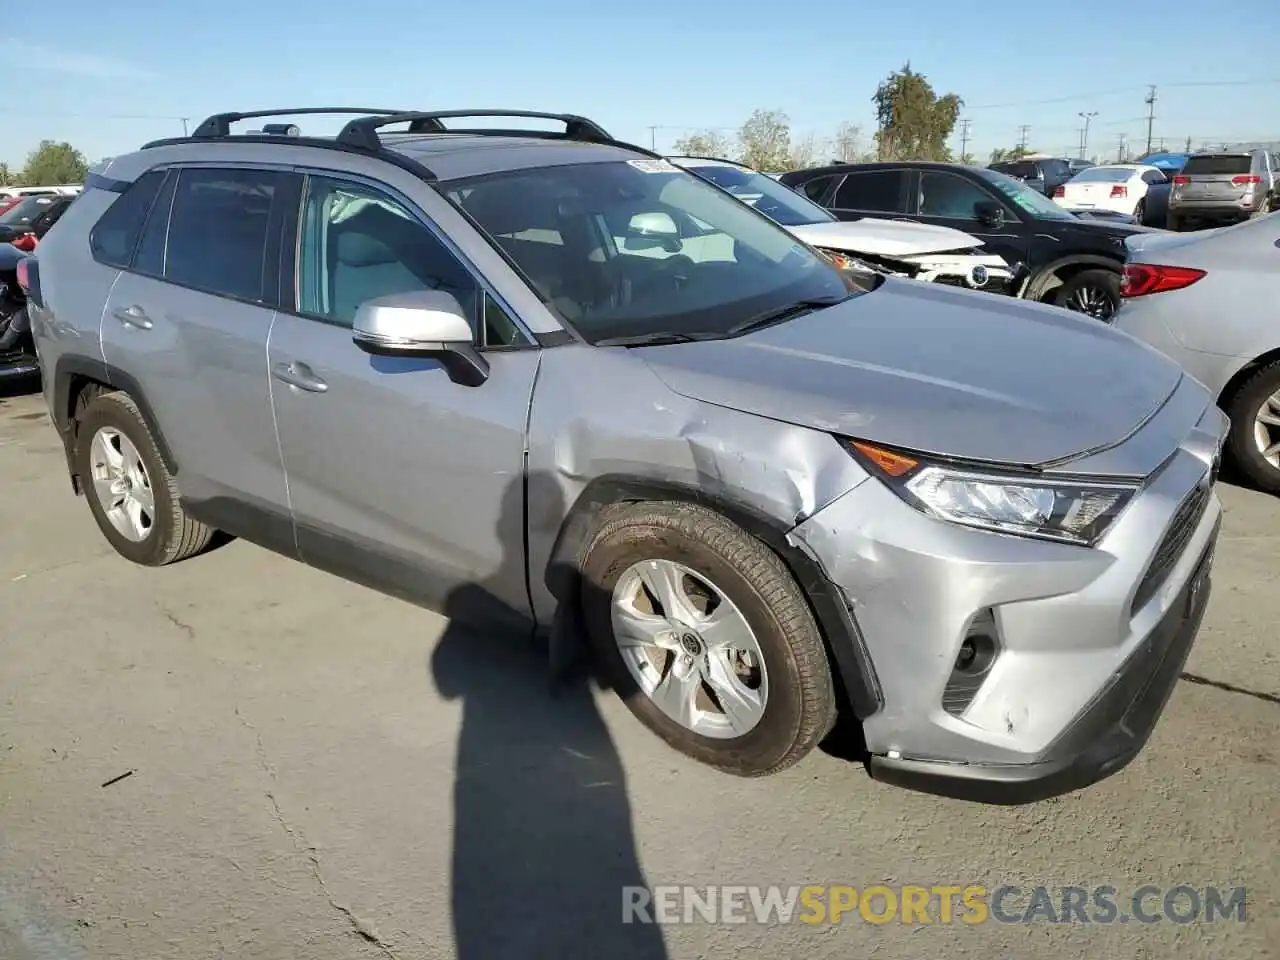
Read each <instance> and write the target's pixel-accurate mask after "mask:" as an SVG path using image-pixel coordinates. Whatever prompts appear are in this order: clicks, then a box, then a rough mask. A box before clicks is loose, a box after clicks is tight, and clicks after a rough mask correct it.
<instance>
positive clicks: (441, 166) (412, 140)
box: [382, 133, 643, 180]
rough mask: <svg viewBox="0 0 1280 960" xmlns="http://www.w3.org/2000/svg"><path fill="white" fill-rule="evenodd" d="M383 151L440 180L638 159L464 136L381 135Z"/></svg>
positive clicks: (595, 148)
mask: <svg viewBox="0 0 1280 960" xmlns="http://www.w3.org/2000/svg"><path fill="white" fill-rule="evenodd" d="M382 142H383V144H384V146H386V147H387V148H388V149H391V150H394V151H395V152H397V153H399V154H402V155H403V156H406V157H408V158H410V159H411V160H416V161H417V162H419V163H421V164H422V165H423V166H425V167H428V168H429V169H430V170H431V172H432V173H434V174H435V175H436V178H437V179H439V180H456V179H459V178H461V177H474V176H484V175H486V174H491V173H506V172H508V171H512V170H527V169H530V168H534V167H553V166H566V165H569V164H578V163H608V162H610V161H613V162H617V161H623V160H635V159H636V158H637V157H638V156H643V154H641V153H640V152H639V151H638V150H633V149H631V148H629V147H627V146H624V145H621V144H606V143H587V142H584V141H575V140H549V139H544V138H539V137H533V136H530V137H520V136H490V135H475V134H464V133H441V134H385V135H384V136H383V137H382Z"/></svg>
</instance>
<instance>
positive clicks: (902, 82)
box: [871, 62, 964, 160]
mask: <svg viewBox="0 0 1280 960" xmlns="http://www.w3.org/2000/svg"><path fill="white" fill-rule="evenodd" d="M871 100H872V102H873V103H874V104H875V105H876V122H877V123H878V124H879V129H878V130H877V131H876V146H877V153H878V155H879V156H880V158H881V159H884V160H950V159H951V149H950V148H949V147H948V146H947V140H948V138H949V137H950V136H951V131H952V130H954V129H955V125H956V120H957V118H958V117H959V116H960V107H961V106H962V105H963V104H964V101H963V100H961V99H960V97H958V96H956V94H954V93H948V94H946V95H944V96H941V97H940V96H938V95H937V94H936V93H934V92H933V86H932V85H931V84H930V83H929V80H928V78H926V77H925V75H924V74H922V73H916V72H915V71H914V70H912V69H911V64H910V63H909V62H908V63H907V64H906V65H905V66H904V67H903V68H902V69H901V70H897V71H895V72H893V73H891V74H889V76H887V77H885V79H884V80H883V81H881V83H880V86H879V87H877V88H876V92H875V96H873V97H872V98H871Z"/></svg>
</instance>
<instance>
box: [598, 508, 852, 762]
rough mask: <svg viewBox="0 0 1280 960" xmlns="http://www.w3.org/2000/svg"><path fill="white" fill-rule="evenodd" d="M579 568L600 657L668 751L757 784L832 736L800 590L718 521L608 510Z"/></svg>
mask: <svg viewBox="0 0 1280 960" xmlns="http://www.w3.org/2000/svg"><path fill="white" fill-rule="evenodd" d="M582 571H583V598H582V604H583V613H584V618H585V621H586V625H587V630H588V633H589V635H590V637H591V641H592V645H593V647H594V650H595V654H596V656H597V658H598V659H599V660H600V662H601V665H602V667H603V668H604V671H605V672H606V674H607V675H608V677H609V679H610V680H611V681H612V682H613V684H614V686H615V689H616V690H617V691H618V693H619V695H620V696H621V697H622V699H623V701H624V702H625V703H626V704H627V706H628V707H629V708H630V709H631V712H632V713H634V714H635V716H636V717H637V718H639V719H640V721H641V722H643V723H644V724H645V725H646V726H647V727H649V729H651V730H652V731H654V732H655V733H657V734H658V736H660V737H662V738H663V739H664V740H665V741H666V742H667V743H668V744H670V745H671V746H673V747H675V748H676V749H677V750H679V751H681V752H682V753H684V754H687V755H688V756H690V757H693V758H694V759H696V760H699V761H701V762H703V763H706V764H709V765H711V766H714V767H717V768H719V769H721V770H724V771H727V772H730V773H734V774H738V775H740V776H764V775H768V774H772V773H776V772H778V771H779V770H782V769H785V768H786V767H789V766H791V765H792V764H794V763H796V762H797V761H799V760H800V759H801V758H802V757H804V756H805V755H806V754H807V753H809V751H810V750H812V749H813V748H814V746H816V745H817V744H818V742H819V741H820V740H821V739H822V738H823V737H824V736H826V734H827V733H828V732H829V731H830V730H831V727H832V726H833V724H834V722H835V719H836V713H837V708H836V696H835V690H834V686H833V682H832V678H831V672H830V668H829V666H828V663H827V657H826V651H825V648H824V645H823V641H822V636H821V634H820V632H819V630H818V626H817V623H816V622H815V620H814V618H813V613H812V611H811V610H810V609H809V605H808V603H807V602H806V600H805V598H804V594H803V593H802V592H801V590H800V588H799V586H798V585H797V584H796V582H795V580H794V578H793V577H792V576H791V573H790V571H789V570H788V569H787V568H786V566H785V565H784V564H783V563H782V561H781V560H780V559H779V558H778V556H777V555H776V554H774V553H773V551H771V550H770V549H769V548H768V547H766V546H765V545H764V544H763V543H761V542H760V541H759V540H756V539H755V538H754V537H752V536H751V535H750V534H748V533H746V532H745V531H744V530H742V529H741V528H739V527H738V526H736V525H735V524H733V523H731V522H729V521H728V520H726V519H725V518H724V517H722V516H721V515H720V514H718V513H715V512H713V511H711V510H707V509H705V508H702V507H697V506H693V505H690V504H683V503H666V502H663V503H639V504H632V505H628V506H621V507H617V508H614V509H612V510H611V511H610V512H609V513H608V514H607V515H606V519H605V521H604V522H603V523H602V524H601V526H600V528H599V530H598V531H597V533H596V534H595V536H594V537H593V538H592V540H591V543H590V544H589V546H588V547H587V550H586V552H585V554H584V559H583V564H582Z"/></svg>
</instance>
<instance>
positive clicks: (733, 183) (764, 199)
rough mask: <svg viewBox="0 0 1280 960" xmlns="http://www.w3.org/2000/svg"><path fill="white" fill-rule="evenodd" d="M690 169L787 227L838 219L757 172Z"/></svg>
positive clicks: (705, 167)
mask: <svg viewBox="0 0 1280 960" xmlns="http://www.w3.org/2000/svg"><path fill="white" fill-rule="evenodd" d="M688 169H689V170H690V171H692V172H693V173H696V174H697V175H698V176H700V177H705V178H706V179H707V180H710V181H711V182H712V183H714V184H715V185H716V186H718V187H720V188H721V189H723V190H728V191H729V192H730V193H731V194H733V195H734V196H735V197H737V198H738V199H739V200H741V201H742V202H743V203H749V204H751V206H753V207H755V208H756V209H757V210H759V211H760V212H761V213H763V214H764V215H765V216H766V217H769V218H770V219H771V220H776V221H777V222H778V223H780V224H782V225H783V226H785V227H798V226H800V225H802V224H806V223H830V222H831V221H832V220H834V219H835V217H833V216H832V215H831V214H830V213H828V212H827V211H826V210H824V209H823V208H822V207H820V206H818V205H817V204H816V203H814V202H813V201H812V200H809V199H808V198H807V197H802V196H800V194H798V193H796V192H795V191H794V190H792V189H791V188H790V187H786V186H783V185H782V184H781V183H779V182H778V181H777V180H774V179H773V178H772V177H766V176H765V175H764V174H763V173H757V172H756V171H755V170H744V169H742V168H741V167H729V166H724V165H721V164H706V165H703V166H695V165H693V164H689V166H688Z"/></svg>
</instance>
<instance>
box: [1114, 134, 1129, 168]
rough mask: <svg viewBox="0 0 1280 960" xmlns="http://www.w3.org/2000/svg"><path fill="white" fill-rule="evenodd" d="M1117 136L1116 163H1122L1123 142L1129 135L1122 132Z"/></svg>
mask: <svg viewBox="0 0 1280 960" xmlns="http://www.w3.org/2000/svg"><path fill="white" fill-rule="evenodd" d="M1119 136H1120V149H1119V150H1117V151H1116V163H1124V142H1125V141H1126V140H1128V139H1129V135H1128V134H1127V133H1122V134H1120V135H1119Z"/></svg>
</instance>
